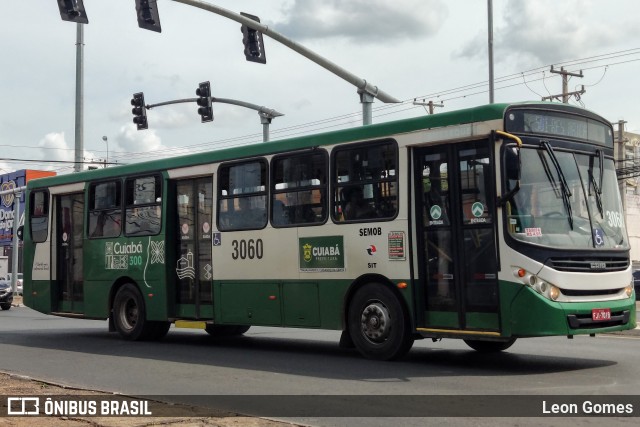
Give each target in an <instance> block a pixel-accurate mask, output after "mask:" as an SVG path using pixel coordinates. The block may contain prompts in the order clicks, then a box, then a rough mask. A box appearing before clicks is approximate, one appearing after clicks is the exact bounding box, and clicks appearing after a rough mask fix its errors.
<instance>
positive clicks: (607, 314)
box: [591, 308, 611, 322]
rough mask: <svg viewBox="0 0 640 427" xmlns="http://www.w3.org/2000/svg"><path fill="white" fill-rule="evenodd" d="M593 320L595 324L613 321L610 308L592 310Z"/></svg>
mask: <svg viewBox="0 0 640 427" xmlns="http://www.w3.org/2000/svg"><path fill="white" fill-rule="evenodd" d="M591 319H593V321H594V322H601V321H604V320H611V309H610V308H594V309H593V310H591Z"/></svg>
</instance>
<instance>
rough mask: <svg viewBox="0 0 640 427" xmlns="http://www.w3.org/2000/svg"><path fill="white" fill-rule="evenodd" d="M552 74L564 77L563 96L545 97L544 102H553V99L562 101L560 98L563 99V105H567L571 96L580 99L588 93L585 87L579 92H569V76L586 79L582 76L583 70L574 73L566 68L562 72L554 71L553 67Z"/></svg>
mask: <svg viewBox="0 0 640 427" xmlns="http://www.w3.org/2000/svg"><path fill="white" fill-rule="evenodd" d="M551 72H552V73H554V74H561V75H562V94H560V95H550V96H545V97H543V98H542V100H543V101H545V100H547V99H548V100H553V99H557V100H560V98H562V103H563V104H567V103H568V102H569V97H571V96H574V95H575V96H576V97H579V96H580V95H582V94H583V93H585V92H586V90H585V89H584V85H582V89H581V90H577V91H575V92H569V76H572V77H584V76H583V75H582V70H580V73H572V72H570V71H566V70H565V69H564V67H560V71H558V70H554V69H553V65H552V66H551Z"/></svg>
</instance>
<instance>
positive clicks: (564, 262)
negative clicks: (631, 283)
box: [549, 257, 629, 273]
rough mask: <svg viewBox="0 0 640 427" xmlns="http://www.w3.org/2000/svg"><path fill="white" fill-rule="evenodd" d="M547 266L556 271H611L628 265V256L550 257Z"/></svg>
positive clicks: (619, 269) (623, 268)
mask: <svg viewBox="0 0 640 427" xmlns="http://www.w3.org/2000/svg"><path fill="white" fill-rule="evenodd" d="M549 266H550V267H551V268H553V269H554V270H558V271H572V272H578V273H579V272H591V273H595V272H611V271H623V270H626V269H627V268H628V267H629V258H626V257H625V258H551V259H549Z"/></svg>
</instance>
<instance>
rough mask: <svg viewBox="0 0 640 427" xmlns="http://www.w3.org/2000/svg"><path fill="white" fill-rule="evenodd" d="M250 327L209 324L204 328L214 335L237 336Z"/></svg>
mask: <svg viewBox="0 0 640 427" xmlns="http://www.w3.org/2000/svg"><path fill="white" fill-rule="evenodd" d="M250 327H251V326H247V325H207V326H206V327H205V328H204V330H205V331H206V332H207V333H208V334H209V335H211V336H212V337H237V336H240V335H243V334H244V333H245V332H247V331H248V330H249V328H250Z"/></svg>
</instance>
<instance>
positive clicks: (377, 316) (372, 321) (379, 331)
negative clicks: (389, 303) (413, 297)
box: [360, 303, 391, 342]
mask: <svg viewBox="0 0 640 427" xmlns="http://www.w3.org/2000/svg"><path fill="white" fill-rule="evenodd" d="M360 326H361V328H362V333H363V334H364V335H365V336H366V337H367V338H368V339H369V340H371V341H374V342H383V341H384V340H386V339H387V337H388V336H389V330H390V327H391V322H390V319H389V311H388V310H387V308H386V307H385V306H384V305H382V304H380V303H373V304H370V305H368V306H367V307H365V309H364V310H363V311H362V316H361V318H360Z"/></svg>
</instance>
